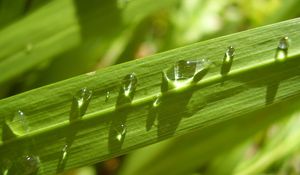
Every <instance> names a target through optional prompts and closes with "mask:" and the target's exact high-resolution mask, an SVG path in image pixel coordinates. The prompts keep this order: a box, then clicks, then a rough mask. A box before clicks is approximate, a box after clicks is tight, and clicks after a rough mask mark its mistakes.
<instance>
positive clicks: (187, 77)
mask: <svg viewBox="0 0 300 175" xmlns="http://www.w3.org/2000/svg"><path fill="white" fill-rule="evenodd" d="M210 65H211V62H210V61H208V60H206V59H202V60H196V61H185V60H180V61H177V62H176V63H175V64H174V66H172V67H171V68H170V69H168V70H166V71H164V72H163V79H164V80H163V83H164V82H166V83H167V84H168V87H167V89H165V87H164V88H162V91H164V90H168V89H172V88H180V87H183V86H187V85H190V84H191V83H196V82H198V81H199V80H201V79H202V78H203V77H204V76H205V75H206V74H207V72H208V69H209V67H210Z"/></svg>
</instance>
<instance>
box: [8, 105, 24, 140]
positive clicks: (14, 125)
mask: <svg viewBox="0 0 300 175" xmlns="http://www.w3.org/2000/svg"><path fill="white" fill-rule="evenodd" d="M6 124H7V126H8V127H9V128H10V129H11V131H12V133H14V134H15V135H24V134H26V133H28V132H29V130H30V128H29V126H28V122H27V116H26V115H25V114H24V112H23V111H21V110H18V111H17V112H16V113H15V115H14V116H13V117H12V118H10V119H7V120H6Z"/></svg>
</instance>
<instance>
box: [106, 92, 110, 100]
mask: <svg viewBox="0 0 300 175" xmlns="http://www.w3.org/2000/svg"><path fill="white" fill-rule="evenodd" d="M109 98H110V92H109V91H107V92H106V96H105V102H108V100H109Z"/></svg>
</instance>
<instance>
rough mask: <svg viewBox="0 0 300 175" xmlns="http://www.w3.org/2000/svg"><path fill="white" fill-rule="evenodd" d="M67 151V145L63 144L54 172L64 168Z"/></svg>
mask: <svg viewBox="0 0 300 175" xmlns="http://www.w3.org/2000/svg"><path fill="white" fill-rule="evenodd" d="M68 153H69V145H68V144H65V145H64V147H63V149H62V154H61V157H60V159H59V162H58V165H57V169H56V173H60V172H62V171H63V170H64V169H65V166H66V163H67V159H68Z"/></svg>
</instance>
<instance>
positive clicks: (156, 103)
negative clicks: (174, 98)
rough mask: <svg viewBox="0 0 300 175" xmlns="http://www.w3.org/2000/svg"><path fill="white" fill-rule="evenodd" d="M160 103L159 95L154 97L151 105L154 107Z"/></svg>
mask: <svg viewBox="0 0 300 175" xmlns="http://www.w3.org/2000/svg"><path fill="white" fill-rule="evenodd" d="M160 103H161V99H160V97H159V96H157V97H156V99H155V100H154V102H153V104H152V106H153V107H154V108H157V107H158V106H159V105H160Z"/></svg>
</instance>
